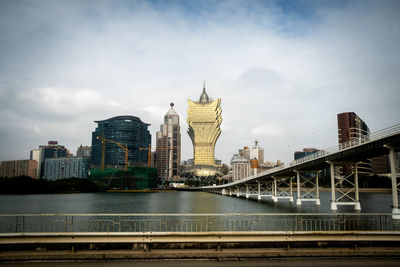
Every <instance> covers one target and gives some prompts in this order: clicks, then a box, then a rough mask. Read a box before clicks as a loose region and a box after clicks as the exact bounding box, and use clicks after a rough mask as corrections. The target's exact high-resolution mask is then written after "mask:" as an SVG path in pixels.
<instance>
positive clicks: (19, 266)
mask: <svg viewBox="0 0 400 267" xmlns="http://www.w3.org/2000/svg"><path fill="white" fill-rule="evenodd" d="M399 257H400V255H399ZM0 266H11V267H52V266H56V267H77V266H78V267H95V266H96V267H103V266H104V267H105V266H107V267H109V266H111V267H128V266H144V267H156V266H165V267H183V266H190V267H208V266H218V267H220V266H226V267H231V266H232V267H241V266H243V267H245V266H246V267H247V266H285V267H291V266H296V267H297V266H300V267H301V266H324V267H334V266H340V267H343V266H346V267H358V266H362V267H371V266H379V267H384V266H400V258H399V259H326V258H324V259H318V258H315V259H248V260H224V261H215V260H146V261H143V260H135V261H92V262H26V263H21V262H20V263H2V264H0Z"/></svg>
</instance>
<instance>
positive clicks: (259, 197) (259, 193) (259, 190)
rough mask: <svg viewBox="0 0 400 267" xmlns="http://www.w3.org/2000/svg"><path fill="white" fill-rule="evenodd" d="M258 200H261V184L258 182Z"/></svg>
mask: <svg viewBox="0 0 400 267" xmlns="http://www.w3.org/2000/svg"><path fill="white" fill-rule="evenodd" d="M257 199H258V200H261V183H260V181H257Z"/></svg>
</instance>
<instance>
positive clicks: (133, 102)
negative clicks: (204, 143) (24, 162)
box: [0, 0, 400, 164]
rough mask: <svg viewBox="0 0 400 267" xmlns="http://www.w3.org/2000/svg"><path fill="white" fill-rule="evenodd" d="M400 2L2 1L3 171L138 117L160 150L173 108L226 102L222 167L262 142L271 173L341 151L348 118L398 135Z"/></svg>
mask: <svg viewBox="0 0 400 267" xmlns="http://www.w3.org/2000/svg"><path fill="white" fill-rule="evenodd" d="M399 14H400V1H396V0H393V1H388V0H375V1H370V0H360V1H353V0H346V1H322V0H320V1H318V0H315V1H311V0H310V1H306V0H305V1H301V0H299V1H296V0H290V1H279V0H277V1H244V0H239V1H235V0H229V1H218V0H213V1H211V0H210V1H207V0H203V1H168V0H166V1H161V0H154V1H134V0H129V1H128V0H127V1H124V0H120V1H102V0H96V1H95V0H81V1H77V0H72V1H60V0H51V1H46V0H41V1H36V0H32V1H21V0H1V1H0V121H1V126H0V160H1V161H3V160H15V159H28V158H29V151H30V150H31V149H34V148H38V146H39V145H44V144H47V141H48V140H58V142H59V144H61V145H65V146H66V147H67V148H68V149H70V151H71V152H72V153H74V154H75V153H76V149H77V147H78V146H79V145H80V144H83V145H91V132H92V131H94V129H95V128H96V123H95V122H94V121H95V120H104V119H107V118H111V117H114V116H118V115H133V116H137V117H139V118H140V119H141V120H142V121H143V122H146V123H149V124H151V125H150V126H149V130H150V133H151V135H152V144H153V147H155V135H156V131H158V130H159V128H160V125H161V124H162V123H163V116H164V114H165V113H166V112H167V111H168V109H169V108H170V107H169V105H170V103H171V102H173V103H174V104H175V107H174V108H175V110H176V111H177V113H178V114H179V115H180V122H181V134H182V160H185V159H189V158H192V157H193V148H192V144H191V141H190V138H189V136H188V134H187V132H186V131H187V123H186V118H187V109H188V104H187V99H191V100H198V98H199V97H200V95H201V93H202V87H203V81H205V84H206V90H207V93H208V95H209V96H210V97H211V98H213V99H217V98H221V108H222V118H223V121H222V125H221V130H222V133H221V135H220V137H219V139H218V141H217V144H216V151H215V156H216V158H218V159H222V161H223V162H224V163H227V164H229V162H230V159H231V157H232V155H233V154H234V153H238V149H240V148H242V147H244V146H252V145H253V144H254V141H256V140H257V141H258V142H259V145H260V146H261V147H262V148H264V154H265V155H264V158H265V160H268V161H276V160H282V161H284V162H290V161H291V160H293V154H294V152H295V151H298V150H302V149H303V148H305V147H316V148H321V149H324V148H328V147H332V146H335V145H337V143H338V138H337V114H338V113H342V112H350V111H351V112H355V113H356V114H358V115H359V116H360V117H361V118H362V119H363V120H364V121H365V122H366V123H367V125H368V126H369V128H370V130H371V132H375V131H378V130H380V129H383V128H385V127H389V126H392V125H395V124H398V123H400V117H399V114H400V52H399V51H400V49H399V47H400V45H399V44H400V15H399Z"/></svg>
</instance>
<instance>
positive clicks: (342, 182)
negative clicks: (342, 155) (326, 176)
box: [327, 161, 361, 211]
mask: <svg viewBox="0 0 400 267" xmlns="http://www.w3.org/2000/svg"><path fill="white" fill-rule="evenodd" d="M327 163H329V165H330V172H331V194H332V195H331V197H332V199H331V201H332V202H331V210H337V206H339V205H352V206H354V210H357V211H360V210H361V205H360V198H359V192H358V170H357V167H358V162H332V161H327ZM342 164H350V165H352V173H350V174H349V175H347V176H344V175H341V173H340V169H339V167H340V166H338V165H342ZM351 177H353V179H351ZM336 192H337V193H338V195H337V196H336Z"/></svg>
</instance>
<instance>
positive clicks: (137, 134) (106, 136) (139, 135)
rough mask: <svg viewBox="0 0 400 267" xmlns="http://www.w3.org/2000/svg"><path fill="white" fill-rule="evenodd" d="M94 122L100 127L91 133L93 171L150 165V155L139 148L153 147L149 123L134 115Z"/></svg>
mask: <svg viewBox="0 0 400 267" xmlns="http://www.w3.org/2000/svg"><path fill="white" fill-rule="evenodd" d="M95 122H96V123H97V128H96V129H95V131H94V132H92V154H91V166H92V168H100V167H103V168H104V166H105V167H106V168H107V167H108V168H115V167H117V168H121V167H122V166H126V165H131V166H146V165H147V164H148V162H147V161H148V157H147V152H146V151H143V150H141V149H140V148H141V147H148V146H149V145H150V144H151V135H150V132H149V130H148V126H149V125H150V124H147V123H144V122H142V121H141V120H140V119H139V118H138V117H134V116H117V117H113V118H110V119H107V120H102V121H95Z"/></svg>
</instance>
